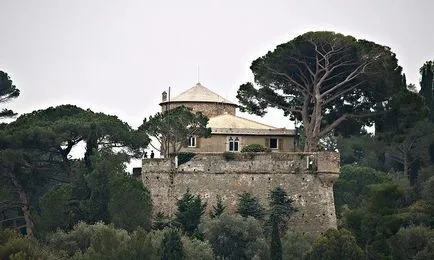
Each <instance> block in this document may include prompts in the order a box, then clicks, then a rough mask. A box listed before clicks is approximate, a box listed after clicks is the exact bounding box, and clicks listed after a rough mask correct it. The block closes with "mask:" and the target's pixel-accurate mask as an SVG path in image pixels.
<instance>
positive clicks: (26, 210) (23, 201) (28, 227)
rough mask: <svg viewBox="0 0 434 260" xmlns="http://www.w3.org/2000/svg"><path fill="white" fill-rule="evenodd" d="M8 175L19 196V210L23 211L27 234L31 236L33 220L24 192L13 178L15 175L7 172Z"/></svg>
mask: <svg viewBox="0 0 434 260" xmlns="http://www.w3.org/2000/svg"><path fill="white" fill-rule="evenodd" d="M9 177H10V178H11V181H12V183H13V185H14V186H15V188H16V189H17V191H18V194H19V196H20V201H21V204H22V206H21V210H22V211H23V215H24V221H25V222H26V233H27V236H29V237H33V221H32V219H31V218H30V210H29V202H28V200H27V196H26V193H25V191H24V189H23V187H22V186H21V185H20V184H19V183H18V181H17V179H16V178H15V176H14V175H13V174H12V173H9Z"/></svg>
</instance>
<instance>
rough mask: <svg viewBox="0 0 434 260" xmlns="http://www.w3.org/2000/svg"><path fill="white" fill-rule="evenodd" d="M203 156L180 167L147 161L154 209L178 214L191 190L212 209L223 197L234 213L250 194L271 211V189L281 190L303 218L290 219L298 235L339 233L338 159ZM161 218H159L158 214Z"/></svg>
mask: <svg viewBox="0 0 434 260" xmlns="http://www.w3.org/2000/svg"><path fill="white" fill-rule="evenodd" d="M234 155H235V158H234V160H229V161H228V160H226V159H225V157H224V156H223V155H222V154H199V155H196V156H195V157H194V158H193V159H192V160H191V161H189V162H187V163H185V164H183V165H180V166H178V167H176V163H175V161H174V160H171V159H145V160H143V165H142V180H143V183H144V184H145V185H146V186H147V187H148V188H149V189H150V190H151V193H152V198H153V203H154V205H155V209H157V210H158V211H162V212H165V213H167V214H174V213H175V211H176V206H175V202H176V200H177V199H179V198H180V197H181V196H182V194H184V193H185V192H186V190H187V189H190V191H191V192H192V193H193V194H199V195H200V196H201V197H202V199H203V200H204V201H206V202H207V203H208V209H210V208H211V207H212V206H213V205H215V203H216V196H217V195H220V196H221V197H222V199H223V201H224V203H225V205H226V206H227V209H228V210H229V211H231V212H234V211H235V210H236V207H237V201H238V195H239V194H241V193H243V192H250V193H252V194H253V195H255V196H257V197H258V198H259V199H260V202H261V204H262V205H263V206H264V207H267V206H268V195H269V192H270V190H271V189H273V188H275V187H279V186H280V187H282V188H283V189H284V190H285V191H287V192H288V194H289V195H290V197H291V198H292V199H293V200H294V206H295V207H296V208H297V209H298V212H297V213H295V214H294V216H293V217H292V218H291V223H290V225H291V227H292V229H293V230H296V231H300V232H306V233H311V234H319V233H321V232H323V231H325V230H326V229H328V228H331V227H336V216H335V206H334V198H333V189H332V185H333V182H334V180H335V179H336V178H337V177H338V176H339V154H337V153H311V154H306V153H263V154H234ZM155 213H156V212H155Z"/></svg>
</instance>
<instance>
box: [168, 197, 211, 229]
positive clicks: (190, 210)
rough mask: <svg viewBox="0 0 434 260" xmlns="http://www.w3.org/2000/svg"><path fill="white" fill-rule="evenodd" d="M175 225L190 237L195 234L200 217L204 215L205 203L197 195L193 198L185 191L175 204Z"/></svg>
mask: <svg viewBox="0 0 434 260" xmlns="http://www.w3.org/2000/svg"><path fill="white" fill-rule="evenodd" d="M176 206H177V207H178V211H177V212H176V214H175V215H176V218H175V223H176V224H178V225H179V226H180V227H181V228H182V230H183V231H184V232H185V233H186V234H187V235H188V236H192V235H193V234H194V233H195V232H197V228H198V226H199V223H200V218H201V216H202V215H203V214H204V213H205V208H206V203H202V199H201V198H200V196H199V195H196V196H194V195H193V194H191V193H190V191H189V190H187V192H186V193H184V195H182V198H181V199H179V200H178V201H177V202H176Z"/></svg>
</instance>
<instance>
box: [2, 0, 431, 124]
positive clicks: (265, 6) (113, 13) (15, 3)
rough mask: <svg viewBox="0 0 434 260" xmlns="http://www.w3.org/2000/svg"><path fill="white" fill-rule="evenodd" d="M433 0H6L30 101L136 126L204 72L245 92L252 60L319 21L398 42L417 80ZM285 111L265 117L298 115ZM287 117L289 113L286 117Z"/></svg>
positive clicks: (6, 36) (5, 20)
mask: <svg viewBox="0 0 434 260" xmlns="http://www.w3.org/2000/svg"><path fill="white" fill-rule="evenodd" d="M433 12H434V1H432V0H431V1H430V0H414V1H404V0H395V1H392V0H384V1H380V0H376V1H375V0H369V1H367V0H365V1H345V0H333V1H331V0H329V1H321V0H318V1H312V0H304V1H295V0H286V1H272V0H268V1H253V0H248V1H236V0H218V1H204V0H202V1H189V0H182V1H144V0H142V1H139V0H136V1H134V0H122V1H121V0H119V1H114V0H69V1H66V0H38V1H32V0H27V1H24V0H0V24H1V26H2V29H1V32H0V39H1V40H0V70H4V71H5V72H7V73H8V74H9V75H10V76H11V78H12V80H13V81H14V83H15V85H16V86H17V87H18V88H19V89H20V90H21V91H22V95H21V96H20V97H19V98H18V99H16V100H15V101H13V102H11V103H9V104H8V107H10V108H12V109H14V110H16V111H17V112H19V113H27V112H31V111H33V110H35V109H41V108H46V107H48V106H54V105H59V104H66V103H71V104H76V105H79V106H81V107H83V108H91V109H92V110H95V111H101V112H105V113H109V114H115V115H117V116H119V117H120V118H121V119H122V120H124V121H127V122H128V123H130V124H131V125H132V126H134V127H137V126H138V125H139V124H140V123H141V121H142V120H143V118H144V117H145V116H149V115H151V114H154V113H155V112H157V111H158V110H159V107H158V102H159V101H160V98H161V97H160V96H161V94H160V93H161V92H162V91H163V90H165V89H167V88H168V86H171V87H172V94H173V95H176V94H177V93H180V92H181V91H184V90H186V89H187V88H189V87H192V86H193V85H194V84H195V83H196V82H197V66H198V65H200V81H201V83H202V84H203V85H205V86H207V87H208V88H210V89H211V90H213V91H215V92H217V93H219V94H220V95H222V96H224V97H226V98H229V99H231V100H233V101H236V99H235V95H236V91H237V89H238V86H239V85H240V84H242V83H244V82H246V81H248V80H250V79H251V73H250V71H249V66H250V63H251V61H252V60H254V59H255V58H257V57H259V56H261V55H263V54H265V53H266V52H267V51H268V50H272V49H273V48H274V47H275V46H276V45H277V44H280V43H283V42H286V41H289V40H291V39H292V38H294V37H295V36H297V35H299V34H301V33H304V32H307V31H312V30H332V31H336V32H340V33H343V34H350V35H353V36H355V37H357V38H365V39H367V40H371V41H375V42H377V43H379V44H383V45H387V46H389V47H391V48H392V50H393V51H394V52H395V53H396V54H397V57H398V59H399V63H400V65H401V66H403V67H404V72H405V73H406V75H407V80H408V82H411V83H415V84H417V85H418V78H419V74H418V69H419V67H420V66H421V65H422V64H423V63H424V61H426V60H429V59H434V33H433V30H432V28H431V27H432V17H433V15H432V13H433ZM281 115H282V114H281V113H277V114H274V115H271V116H268V117H266V118H265V119H260V120H259V121H261V122H265V123H269V124H273V125H275V126H287V127H288V126H289V125H290V124H289V122H288V121H286V119H283V118H282V117H281ZM282 119H283V120H282Z"/></svg>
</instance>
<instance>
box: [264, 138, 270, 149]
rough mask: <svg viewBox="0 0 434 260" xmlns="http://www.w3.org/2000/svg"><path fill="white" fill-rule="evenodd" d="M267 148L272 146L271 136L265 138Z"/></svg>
mask: <svg viewBox="0 0 434 260" xmlns="http://www.w3.org/2000/svg"><path fill="white" fill-rule="evenodd" d="M265 148H270V138H265Z"/></svg>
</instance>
